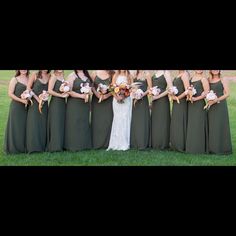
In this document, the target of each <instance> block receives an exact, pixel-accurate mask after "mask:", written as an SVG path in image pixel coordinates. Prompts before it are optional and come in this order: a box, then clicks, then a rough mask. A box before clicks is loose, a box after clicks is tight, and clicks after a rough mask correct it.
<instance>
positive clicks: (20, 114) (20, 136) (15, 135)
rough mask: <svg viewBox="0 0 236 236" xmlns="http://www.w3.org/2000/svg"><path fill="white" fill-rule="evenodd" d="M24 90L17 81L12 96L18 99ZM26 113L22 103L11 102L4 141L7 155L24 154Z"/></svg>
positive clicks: (23, 86) (22, 85) (24, 87)
mask: <svg viewBox="0 0 236 236" xmlns="http://www.w3.org/2000/svg"><path fill="white" fill-rule="evenodd" d="M25 90H26V86H25V85H24V84H22V83H20V82H19V81H17V83H16V86H15V91H14V94H15V95H16V96H17V97H19V98H20V97H21V94H22V93H23V92H24V91H25ZM27 111H28V108H27V107H25V105H24V104H23V103H20V102H17V101H15V100H12V101H11V104H10V109H9V115H8V122H7V127H6V133H5V141H4V151H5V153H7V154H18V153H25V152H26V120H27Z"/></svg>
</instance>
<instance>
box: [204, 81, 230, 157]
mask: <svg viewBox="0 0 236 236" xmlns="http://www.w3.org/2000/svg"><path fill="white" fill-rule="evenodd" d="M210 89H211V90H213V91H214V92H215V93H216V95H217V97H220V96H222V95H223V94H224V87H223V84H222V82H221V81H218V82H216V83H210ZM208 126H209V152H210V153H213V154H218V155H228V154H232V143H231V133H230V123H229V114H228V106H227V101H226V100H223V101H221V102H220V103H217V104H215V105H213V106H211V107H210V109H209V111H208Z"/></svg>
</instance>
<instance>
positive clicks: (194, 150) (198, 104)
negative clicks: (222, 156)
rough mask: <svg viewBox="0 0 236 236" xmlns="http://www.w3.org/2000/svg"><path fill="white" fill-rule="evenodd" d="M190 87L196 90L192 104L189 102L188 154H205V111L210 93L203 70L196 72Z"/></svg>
mask: <svg viewBox="0 0 236 236" xmlns="http://www.w3.org/2000/svg"><path fill="white" fill-rule="evenodd" d="M190 85H193V87H194V88H195V89H196V92H197V93H196V94H195V95H194V96H193V98H192V103H191V102H190V101H189V102H188V126H187V140H186V152H187V153H191V154H205V153H207V151H208V148H207V146H208V145H207V142H208V139H207V135H208V130H207V113H206V111H205V110H204V106H205V105H206V104H205V100H204V98H205V97H206V94H207V92H208V91H209V83H208V80H207V79H206V78H205V77H203V70H196V71H195V75H194V76H193V77H192V79H191V80H190Z"/></svg>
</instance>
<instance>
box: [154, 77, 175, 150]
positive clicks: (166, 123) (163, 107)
mask: <svg viewBox="0 0 236 236" xmlns="http://www.w3.org/2000/svg"><path fill="white" fill-rule="evenodd" d="M152 86H153V87H154V86H158V87H159V88H160V89H161V93H163V92H165V91H166V88H167V82H166V79H165V76H164V75H162V76H160V77H156V76H155V75H154V76H153V77H152ZM170 120H171V117H170V101H169V98H168V96H165V97H162V98H160V99H157V100H155V101H153V102H152V113H151V147H152V148H154V149H159V150H164V149H168V148H169V146H170Z"/></svg>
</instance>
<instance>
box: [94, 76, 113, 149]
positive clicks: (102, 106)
mask: <svg viewBox="0 0 236 236" xmlns="http://www.w3.org/2000/svg"><path fill="white" fill-rule="evenodd" d="M99 84H105V85H107V86H109V85H110V84H111V78H109V79H106V80H102V79H101V78H99V77H98V76H96V78H95V80H94V87H95V89H97V88H98V85H99ZM98 101H99V100H98V98H97V97H96V96H95V95H93V98H92V119H91V127H92V146H93V148H94V149H107V148H108V145H109V140H110V135H111V127H112V121H113V109H112V101H113V96H111V97H109V98H108V99H106V100H104V101H102V102H101V103H98Z"/></svg>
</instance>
